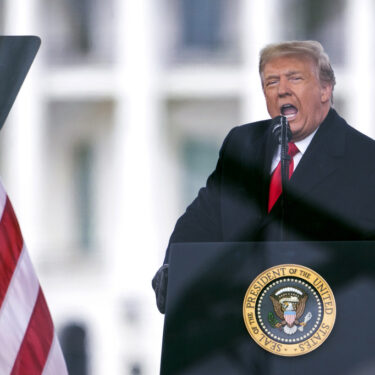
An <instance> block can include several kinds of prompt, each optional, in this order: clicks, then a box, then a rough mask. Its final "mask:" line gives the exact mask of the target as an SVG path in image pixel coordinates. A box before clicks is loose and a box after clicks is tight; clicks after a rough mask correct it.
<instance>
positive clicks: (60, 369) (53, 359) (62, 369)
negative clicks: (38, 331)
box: [42, 332, 68, 375]
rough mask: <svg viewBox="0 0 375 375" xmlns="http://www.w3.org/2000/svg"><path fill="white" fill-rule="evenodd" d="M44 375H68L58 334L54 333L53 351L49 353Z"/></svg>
mask: <svg viewBox="0 0 375 375" xmlns="http://www.w3.org/2000/svg"><path fill="white" fill-rule="evenodd" d="M42 375H68V370H67V369H66V365H65V361H64V357H63V354H62V351H61V347H60V344H59V341H58V339H57V336H56V332H54V335H53V341H52V345H51V349H50V351H49V353H48V358H47V362H46V365H45V366H44V369H43V372H42Z"/></svg>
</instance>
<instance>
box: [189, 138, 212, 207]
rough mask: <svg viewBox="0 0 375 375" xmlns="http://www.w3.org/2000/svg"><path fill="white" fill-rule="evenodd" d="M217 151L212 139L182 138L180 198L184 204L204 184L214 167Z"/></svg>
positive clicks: (195, 194)
mask: <svg viewBox="0 0 375 375" xmlns="http://www.w3.org/2000/svg"><path fill="white" fill-rule="evenodd" d="M218 153H219V151H218V149H217V145H216V143H215V142H213V141H209V140H203V139H199V138H195V139H194V138H187V139H185V140H184V143H183V147H182V164H183V176H182V178H183V183H182V187H183V192H182V198H183V200H184V203H185V204H186V205H188V204H190V203H191V202H192V201H193V199H194V198H195V197H196V196H197V193H198V191H199V189H200V188H201V187H202V186H204V185H205V184H206V180H207V177H208V176H209V175H210V174H211V173H212V171H213V170H214V169H215V165H216V162H217V158H218Z"/></svg>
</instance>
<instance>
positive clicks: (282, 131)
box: [272, 116, 292, 241]
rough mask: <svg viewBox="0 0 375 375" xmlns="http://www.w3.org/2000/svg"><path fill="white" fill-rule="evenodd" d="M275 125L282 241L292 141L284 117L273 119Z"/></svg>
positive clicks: (281, 237) (282, 238)
mask: <svg viewBox="0 0 375 375" xmlns="http://www.w3.org/2000/svg"><path fill="white" fill-rule="evenodd" d="M275 120H276V124H275V126H274V128H273V130H272V132H273V133H274V134H275V135H276V136H277V137H278V141H279V144H280V145H281V155H280V161H281V187H282V193H281V197H280V199H281V202H280V204H281V223H280V228H281V229H280V239H281V241H283V240H284V222H285V211H286V208H285V206H286V201H287V198H286V196H287V191H286V190H287V189H286V186H287V183H288V180H289V163H290V160H291V157H290V156H289V155H288V148H289V147H288V142H289V141H290V140H291V139H292V132H291V130H290V127H289V123H288V120H287V118H286V117H285V116H278V117H276V118H275V119H274V121H275Z"/></svg>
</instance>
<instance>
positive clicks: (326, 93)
mask: <svg viewBox="0 0 375 375" xmlns="http://www.w3.org/2000/svg"><path fill="white" fill-rule="evenodd" d="M320 93H321V94H320V100H321V101H322V103H326V102H327V101H330V100H331V96H332V86H331V85H330V84H328V83H323V84H322V86H321V89H320Z"/></svg>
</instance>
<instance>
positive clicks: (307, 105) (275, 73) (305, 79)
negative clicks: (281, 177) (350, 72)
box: [262, 56, 332, 141]
mask: <svg viewBox="0 0 375 375" xmlns="http://www.w3.org/2000/svg"><path fill="white" fill-rule="evenodd" d="M262 85H263V92H264V95H265V98H266V104H267V109H268V113H269V114H270V116H271V117H272V118H273V117H275V116H279V115H283V116H286V117H287V118H288V121H289V124H290V128H291V130H292V134H293V141H300V140H301V139H304V138H306V137H307V136H308V135H309V134H311V133H312V132H313V131H314V130H315V129H316V128H317V127H318V126H319V125H320V124H321V123H322V121H323V120H324V118H325V117H326V115H327V113H328V111H329V108H330V98H331V93H332V87H331V86H330V85H328V84H324V83H323V84H321V83H320V81H319V78H318V72H317V68H316V65H315V64H314V62H313V61H312V60H311V59H310V58H308V57H301V56H283V57H278V58H274V59H272V60H270V61H269V62H268V63H267V64H266V65H265V66H264V70H263V74H262Z"/></svg>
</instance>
